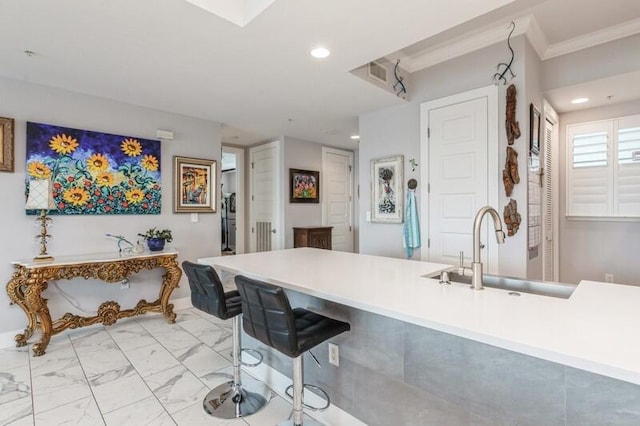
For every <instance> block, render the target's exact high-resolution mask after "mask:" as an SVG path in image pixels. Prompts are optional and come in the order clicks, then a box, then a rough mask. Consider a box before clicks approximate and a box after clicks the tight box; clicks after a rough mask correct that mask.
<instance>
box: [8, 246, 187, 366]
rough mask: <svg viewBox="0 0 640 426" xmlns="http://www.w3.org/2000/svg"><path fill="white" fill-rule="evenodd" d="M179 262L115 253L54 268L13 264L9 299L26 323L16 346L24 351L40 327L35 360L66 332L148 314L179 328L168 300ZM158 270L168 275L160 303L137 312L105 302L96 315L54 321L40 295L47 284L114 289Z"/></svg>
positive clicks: (168, 256) (170, 255) (169, 255)
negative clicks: (78, 282)
mask: <svg viewBox="0 0 640 426" xmlns="http://www.w3.org/2000/svg"><path fill="white" fill-rule="evenodd" d="M177 257H178V252H177V251H174V250H165V251H162V252H147V253H143V254H134V255H130V256H119V255H118V254H111V253H107V254H105V253H101V254H87V255H80V256H66V257H62V256H60V257H57V258H56V260H55V261H54V262H51V263H34V262H33V261H31V260H29V261H16V262H12V264H13V266H14V267H15V272H14V273H13V276H12V277H11V280H10V281H9V283H8V284H7V294H8V295H9V298H10V299H11V304H17V305H19V306H20V307H21V308H22V310H23V311H24V313H25V314H26V316H27V320H28V325H27V328H26V329H25V330H24V333H22V334H17V335H16V336H15V341H16V344H17V346H25V345H26V344H27V341H28V340H29V339H30V338H31V336H32V335H33V332H34V331H35V329H36V327H39V328H40V331H41V332H42V336H41V339H40V341H39V342H38V343H36V344H34V345H33V353H34V356H40V355H43V354H44V353H45V350H46V349H47V345H48V344H49V340H50V339H51V336H53V335H56V334H58V333H60V332H62V331H64V330H66V329H67V328H78V327H84V326H87V325H92V324H97V323H102V324H104V325H111V324H114V323H115V322H116V321H117V320H118V319H120V318H127V317H132V316H135V315H141V314H144V313H146V312H159V313H162V314H164V316H165V318H166V319H167V320H168V322H169V323H175V321H176V314H175V313H174V312H173V304H171V303H169V297H170V296H171V293H172V292H173V290H174V289H175V288H176V287H178V284H179V282H180V277H181V276H182V271H181V270H180V267H179V266H178V262H177ZM156 268H164V270H165V274H164V275H163V276H162V287H161V288H160V295H159V297H158V299H157V300H156V301H154V302H147V301H146V300H144V299H143V300H140V301H139V302H138V303H137V304H136V306H135V308H133V309H124V310H121V309H120V305H119V304H118V303H117V302H114V301H107V302H104V303H102V304H101V305H100V307H98V312H97V315H95V316H92V317H82V316H79V315H74V314H71V313H66V314H64V315H63V316H62V317H61V318H59V319H57V320H55V321H52V320H51V314H50V313H49V308H48V306H47V299H43V298H42V292H43V291H44V290H46V288H47V286H48V281H49V280H63V279H71V278H77V277H83V278H84V279H89V278H97V279H99V280H102V281H105V282H107V283H110V284H113V283H119V282H121V281H122V280H124V279H126V278H128V277H129V276H130V275H131V274H133V273H136V272H140V271H142V270H145V269H147V270H151V269H156Z"/></svg>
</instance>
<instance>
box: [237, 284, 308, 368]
mask: <svg viewBox="0 0 640 426" xmlns="http://www.w3.org/2000/svg"><path fill="white" fill-rule="evenodd" d="M235 280H236V285H237V286H238V291H239V292H240V298H241V299H242V314H243V321H242V324H243V327H244V331H245V332H246V333H247V334H248V335H250V336H252V337H254V338H256V339H258V340H259V341H261V342H262V343H264V344H265V345H268V346H271V347H272V348H275V349H277V350H278V351H280V352H282V353H283V354H285V355H287V356H289V357H295V356H297V355H298V352H299V348H298V337H297V334H296V328H295V322H294V315H293V312H292V310H291V305H290V304H289V298H288V297H287V295H286V294H285V292H284V290H283V289H282V288H281V287H277V286H274V285H271V284H267V283H264V282H262V281H258V280H254V279H251V278H247V277H245V276H243V275H237V276H236V278H235Z"/></svg>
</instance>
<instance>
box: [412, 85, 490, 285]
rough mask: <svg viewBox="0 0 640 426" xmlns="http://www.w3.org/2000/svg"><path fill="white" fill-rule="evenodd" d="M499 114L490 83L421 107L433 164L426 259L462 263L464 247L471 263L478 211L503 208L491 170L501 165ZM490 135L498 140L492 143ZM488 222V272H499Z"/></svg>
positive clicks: (425, 149) (426, 204) (426, 205)
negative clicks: (498, 132)
mask: <svg viewBox="0 0 640 426" xmlns="http://www.w3.org/2000/svg"><path fill="white" fill-rule="evenodd" d="M494 110H495V111H494ZM496 112H497V91H496V89H495V88H491V87H489V88H483V89H477V90H475V91H471V92H466V93H462V94H459V95H455V96H452V97H448V98H443V99H440V100H436V101H431V102H427V103H425V104H423V105H422V120H423V123H422V126H423V134H424V135H425V138H424V139H423V140H425V142H424V145H423V146H422V147H421V150H422V161H423V164H428V197H426V198H427V200H426V201H423V204H422V207H423V212H427V213H423V214H425V215H426V216H427V217H428V227H427V231H424V230H423V238H424V237H426V238H424V239H423V249H422V258H423V259H429V260H430V261H433V262H442V263H448V264H453V265H457V264H458V262H459V253H460V252H461V251H463V252H464V256H465V264H467V265H468V263H469V262H470V261H471V258H472V256H473V253H472V251H473V247H472V246H473V235H472V234H473V221H474V218H475V214H476V212H477V211H478V210H479V209H480V208H481V207H483V206H485V205H492V206H493V207H494V208H498V206H497V198H498V196H497V182H491V181H490V180H489V176H491V177H492V179H493V174H491V173H490V172H489V171H490V170H492V169H493V168H497V167H498V165H497V161H496V159H497V157H498V153H497V120H494V118H495V113H496ZM494 121H495V123H494ZM490 137H491V138H494V139H496V140H495V141H493V142H491V140H490ZM493 151H495V153H493ZM489 152H492V155H489ZM496 181H497V179H496ZM425 186H426V185H425ZM494 193H495V194H494ZM487 221H488V218H487V219H486V220H485V223H484V224H483V226H482V233H481V240H482V241H481V242H482V243H483V244H484V245H485V248H484V249H483V250H482V260H483V263H484V264H485V270H486V271H488V272H491V273H497V272H498V271H497V269H498V265H497V263H498V256H497V243H496V241H495V238H493V239H490V238H488V235H489V228H490V227H491V228H492V230H491V231H492V232H491V234H493V224H491V225H488V224H487V223H486V222H487ZM425 234H426V235H425ZM425 242H426V244H424V243H425ZM424 246H426V248H425V247H424Z"/></svg>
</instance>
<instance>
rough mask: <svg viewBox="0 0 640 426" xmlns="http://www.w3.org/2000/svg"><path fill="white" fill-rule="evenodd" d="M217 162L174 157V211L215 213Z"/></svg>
mask: <svg viewBox="0 0 640 426" xmlns="http://www.w3.org/2000/svg"><path fill="white" fill-rule="evenodd" d="M216 166H217V163H216V161H215V160H205V159H201V158H189V157H173V178H174V182H173V195H174V197H173V211H174V212H175V213H215V212H216V200H217V199H218V198H217V195H216V188H217V185H216V176H217V169H216Z"/></svg>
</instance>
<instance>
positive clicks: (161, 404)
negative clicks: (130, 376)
mask: <svg viewBox="0 0 640 426" xmlns="http://www.w3.org/2000/svg"><path fill="white" fill-rule="evenodd" d="M134 321H135V322H136V323H137V324H139V323H138V320H137V319H135V320H134ZM139 325H140V326H141V327H142V328H143V329H144V330H145V331H147V333H149V335H150V336H151V337H153V340H155V341H156V342H158V341H157V340H156V338H155V337H154V336H153V335H152V334H151V333H150V332H149V331H148V330H147V329H146V328H144V327H143V326H142V325H141V324H139ZM105 329H106V327H105ZM107 334H108V335H109V337H111V340H113V341H114V343H115V344H116V346H117V347H118V349H119V350H120V352H122V356H124V357H125V358H126V360H127V361H128V362H129V364H130V365H131V367H132V368H133V370H134V371H135V372H136V374H138V376H140V379H142V382H143V383H144V385H145V386H146V387H147V389H149V391H150V392H151V395H153V397H154V398H155V399H156V401H158V404H160V406H161V407H162V409H163V410H164V412H165V413H167V415H168V416H169V418H170V419H171V421H172V422H173V424H174V425H177V424H178V423H177V422H176V421H175V419H174V418H173V416H171V413H169V411H167V407H165V406H164V404H163V403H162V401H160V399H159V398H158V396H157V395H156V394H155V392H154V391H153V389H151V387H150V386H149V384H148V383H147V381H146V380H145V379H144V377H142V374H140V372H139V371H138V369H137V368H136V366H135V365H134V364H133V362H131V359H130V358H129V357H128V356H127V353H126V352H125V351H124V349H122V348H121V347H120V345H119V344H118V342H117V341H116V339H114V338H113V336H112V335H111V333H110V332H109V330H107ZM158 343H160V342H158ZM152 344H153V343H150V344H149V345H144V346H141V348H144V347H146V346H150V345H152ZM163 347H164V346H163ZM172 355H173V354H172ZM145 399H146V398H145ZM138 402H140V401H135V402H132V403H131V404H127V405H124V406H122V407H119V408H117V409H116V410H120V409H122V408H125V407H129V406H131V405H133V404H136V403H138ZM98 408H100V407H98ZM116 410H112V411H110V412H113V411H116ZM105 414H108V413H105Z"/></svg>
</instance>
